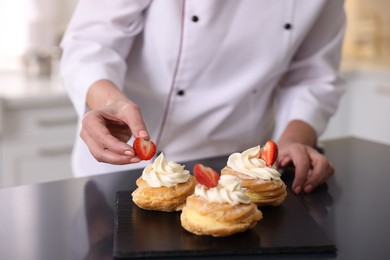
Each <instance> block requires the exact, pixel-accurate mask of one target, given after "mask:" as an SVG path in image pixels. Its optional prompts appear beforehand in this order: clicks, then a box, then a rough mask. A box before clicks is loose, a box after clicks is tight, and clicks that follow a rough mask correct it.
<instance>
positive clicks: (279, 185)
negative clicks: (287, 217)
mask: <svg viewBox="0 0 390 260" xmlns="http://www.w3.org/2000/svg"><path fill="white" fill-rule="evenodd" d="M259 154H260V146H256V147H252V148H249V149H247V150H245V151H244V152H242V153H233V154H231V155H230V156H229V158H228V161H227V166H225V167H224V168H223V169H222V171H221V174H222V175H232V176H236V177H237V178H239V179H240V180H241V181H242V187H243V188H246V189H247V191H246V194H247V195H248V196H249V197H250V198H251V200H252V201H253V202H254V203H255V204H256V205H258V206H279V205H280V204H281V203H282V202H283V201H284V199H285V198H286V196H287V190H286V185H285V184H284V182H283V181H282V180H281V179H280V176H281V174H280V173H279V172H278V171H277V170H276V169H275V168H273V167H268V166H267V165H266V162H265V161H264V160H262V159H260V158H259Z"/></svg>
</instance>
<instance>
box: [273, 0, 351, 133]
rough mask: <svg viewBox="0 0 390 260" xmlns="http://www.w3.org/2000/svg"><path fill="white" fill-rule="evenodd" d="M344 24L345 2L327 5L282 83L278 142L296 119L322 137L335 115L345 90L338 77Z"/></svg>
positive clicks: (277, 103)
mask: <svg viewBox="0 0 390 260" xmlns="http://www.w3.org/2000/svg"><path fill="white" fill-rule="evenodd" d="M345 24H346V18H345V13H344V8H343V1H341V0H340V1H339V0H336V1H333V0H332V1H327V3H326V5H325V7H324V9H323V11H322V13H321V14H320V15H319V17H318V19H317V20H316V22H315V23H314V24H313V27H312V28H311V29H310V31H309V33H308V34H307V36H306V37H305V39H304V40H303V42H302V43H301V45H300V46H299V48H298V50H297V52H296V54H295V56H294V57H293V59H292V62H291V64H290V66H289V68H288V70H287V72H286V74H285V75H284V77H283V80H282V81H281V83H280V88H279V89H278V91H277V96H276V120H275V121H276V126H275V132H274V138H275V139H278V138H279V137H280V136H281V134H282V132H283V131H284V129H285V127H286V126H287V124H288V122H290V121H291V120H294V119H298V120H302V121H304V122H306V123H308V124H309V125H311V126H312V127H313V128H314V129H315V131H316V133H317V136H319V135H320V134H321V133H322V132H323V131H324V130H325V128H326V125H327V122H328V120H329V118H330V117H331V116H332V115H333V114H334V113H335V112H336V110H337V106H338V103H339V99H340V98H341V96H342V93H343V92H344V89H345V87H344V84H342V81H341V80H340V78H339V77H338V68H339V63H340V57H341V46H342V40H343V37H344V30H345ZM293 26H294V25H293ZM293 29H294V27H293V28H292V30H293Z"/></svg>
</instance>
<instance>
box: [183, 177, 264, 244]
mask: <svg viewBox="0 0 390 260" xmlns="http://www.w3.org/2000/svg"><path fill="white" fill-rule="evenodd" d="M262 217H263V215H262V213H261V211H260V210H258V208H257V206H256V205H255V204H254V203H253V202H251V200H250V198H249V197H248V196H247V195H246V194H245V190H244V189H242V187H241V181H240V180H239V179H238V178H236V177H234V176H228V175H226V176H221V178H220V179H219V181H218V186H217V187H213V188H208V187H206V186H204V185H202V184H198V185H196V188H195V193H194V194H193V195H191V196H189V197H188V198H187V203H186V204H185V206H184V208H183V210H182V213H181V215H180V220H181V225H182V227H183V228H184V229H186V230H187V231H189V232H191V233H193V234H196V235H211V236H214V237H224V236H229V235H232V234H235V233H239V232H243V231H245V230H248V229H250V228H252V227H254V226H255V225H256V224H257V222H258V221H259V220H260V219H262Z"/></svg>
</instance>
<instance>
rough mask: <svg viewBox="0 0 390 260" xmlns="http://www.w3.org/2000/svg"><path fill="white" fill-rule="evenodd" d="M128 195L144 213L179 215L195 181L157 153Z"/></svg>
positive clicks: (179, 166) (181, 167)
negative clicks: (133, 189) (152, 211)
mask: <svg viewBox="0 0 390 260" xmlns="http://www.w3.org/2000/svg"><path fill="white" fill-rule="evenodd" d="M136 184H137V189H136V190H135V191H134V192H133V193H132V197H133V201H134V203H135V204H136V205H137V206H138V207H140V208H143V209H146V210H156V211H167V212H171V211H180V210H181V209H182V208H183V205H184V204H185V202H186V199H187V197H188V196H190V195H192V194H193V193H194V189H195V185H196V180H195V178H194V177H193V176H191V175H190V173H189V171H188V170H185V169H184V166H183V165H180V164H178V163H176V162H174V161H167V160H166V159H165V157H164V154H163V153H161V154H160V155H159V156H158V157H157V158H156V160H155V161H154V162H153V163H152V164H149V165H148V166H146V167H145V169H144V170H143V172H142V175H141V177H139V178H138V179H137V181H136Z"/></svg>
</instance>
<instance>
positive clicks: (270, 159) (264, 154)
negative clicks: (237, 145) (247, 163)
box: [259, 140, 278, 167]
mask: <svg viewBox="0 0 390 260" xmlns="http://www.w3.org/2000/svg"><path fill="white" fill-rule="evenodd" d="M277 157H278V146H277V145H276V143H274V141H272V140H269V141H267V143H266V144H265V145H264V146H263V148H261V149H260V154H259V158H260V159H262V160H264V161H265V163H266V164H267V166H268V167H270V166H272V165H273V164H274V162H275V161H276V158H277Z"/></svg>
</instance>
